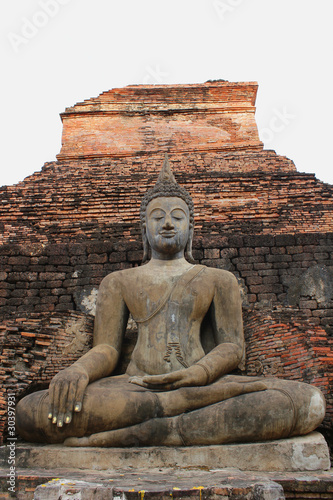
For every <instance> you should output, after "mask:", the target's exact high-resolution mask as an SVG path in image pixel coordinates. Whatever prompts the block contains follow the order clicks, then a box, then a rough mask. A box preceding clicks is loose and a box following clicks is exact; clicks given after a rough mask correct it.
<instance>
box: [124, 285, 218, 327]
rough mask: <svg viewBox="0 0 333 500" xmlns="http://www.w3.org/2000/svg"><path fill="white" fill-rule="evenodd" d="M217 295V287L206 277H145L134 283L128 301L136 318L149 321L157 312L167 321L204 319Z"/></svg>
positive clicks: (129, 307)
mask: <svg viewBox="0 0 333 500" xmlns="http://www.w3.org/2000/svg"><path fill="white" fill-rule="evenodd" d="M213 296H214V287H213V286H212V284H211V282H210V280H208V279H207V278H206V277H205V276H196V277H194V278H193V279H192V280H191V279H190V280H188V282H186V281H185V280H180V279H179V277H175V278H168V279H166V278H164V279H163V278H162V277H161V278H160V279H159V280H157V279H156V277H154V278H153V279H145V280H144V281H142V282H141V283H140V280H137V281H136V283H132V285H131V286H130V288H129V290H128V293H126V297H125V301H126V304H127V307H128V309H129V311H130V312H131V314H132V316H133V318H134V319H135V320H136V321H137V322H145V321H148V320H149V319H152V318H153V317H155V316H156V315H159V316H162V317H165V320H166V321H168V322H169V321H172V322H175V323H176V322H179V321H182V322H183V321H201V320H202V319H203V318H204V316H205V314H206V313H207V311H208V309H209V307H210V304H211V302H212V300H213Z"/></svg>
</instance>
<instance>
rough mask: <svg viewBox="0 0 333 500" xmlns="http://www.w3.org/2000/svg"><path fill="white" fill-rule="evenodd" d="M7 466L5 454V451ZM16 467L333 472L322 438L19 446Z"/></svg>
mask: <svg viewBox="0 0 333 500" xmlns="http://www.w3.org/2000/svg"><path fill="white" fill-rule="evenodd" d="M2 455H3V466H5V463H6V448H5V447H3V449H2ZM16 466H17V467H18V468H23V469H36V468H48V466H50V467H52V469H57V468H70V469H90V470H96V471H102V470H119V469H128V468H136V469H140V468H142V467H144V468H147V469H149V468H159V467H160V468H167V467H177V468H188V467H193V468H196V467H197V468H202V467H204V468H206V469H210V470H212V469H223V468H230V467H234V468H237V469H238V470H240V471H272V472H273V471H279V472H280V471H318V470H328V469H329V467H330V460H329V451H328V447H327V444H326V442H325V440H324V438H323V436H322V435H321V434H319V433H318V432H312V433H311V434H308V435H307V436H301V437H296V438H293V439H281V440H278V441H266V442H261V443H246V444H227V445H220V446H191V447H178V448H172V447H143V448H67V447H64V446H61V445H32V444H18V445H17V447H16Z"/></svg>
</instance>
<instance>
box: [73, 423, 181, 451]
mask: <svg viewBox="0 0 333 500" xmlns="http://www.w3.org/2000/svg"><path fill="white" fill-rule="evenodd" d="M174 424H175V421H174V419H171V418H154V419H152V420H147V421H146V422H142V424H137V425H133V426H131V427H125V428H124V429H116V430H112V431H105V432H99V433H96V434H91V435H90V436H86V437H82V438H75V437H72V438H67V439H66V440H65V442H64V445H65V446H80V447H85V446H96V447H104V448H105V447H110V448H111V447H113V448H115V447H128V446H147V445H148V446H156V445H168V446H171V445H172V446H179V445H181V444H182V441H181V438H180V437H179V435H178V432H177V429H176V428H175V426H174Z"/></svg>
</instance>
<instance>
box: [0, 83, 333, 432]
mask: <svg viewBox="0 0 333 500" xmlns="http://www.w3.org/2000/svg"><path fill="white" fill-rule="evenodd" d="M256 93H257V84H256V83H253V82H250V83H230V82H225V81H216V82H207V83H205V84H198V85H163V86H152V85H150V86H149V85H148V86H142V85H137V86H128V87H125V88H122V89H113V90H110V91H108V92H104V93H103V94H101V95H100V96H99V97H96V98H92V99H89V100H87V101H84V102H83V103H79V104H77V105H75V106H73V107H70V108H67V109H66V111H65V112H64V113H63V114H62V115H61V117H62V121H63V140H62V148H61V151H60V153H59V155H58V157H57V158H58V159H57V161H56V162H51V163H46V164H45V165H44V167H43V169H42V171H41V172H37V173H35V174H34V175H31V176H30V177H28V178H26V179H25V180H24V181H22V182H20V183H18V184H17V185H14V186H8V187H3V188H2V189H1V190H0V201H1V208H0V210H1V235H0V241H1V242H2V246H1V247H0V253H1V263H2V268H1V278H2V281H1V283H0V285H1V288H0V305H1V311H2V318H3V322H2V326H1V327H0V328H1V330H0V331H1V335H2V337H1V338H2V346H3V348H2V351H1V352H2V354H1V356H2V359H1V372H0V373H1V377H2V382H1V387H2V391H3V396H2V399H1V401H0V404H1V405H2V407H1V408H2V409H0V411H1V415H2V427H1V429H2V430H4V429H5V414H6V411H5V401H6V398H5V391H6V390H15V392H16V394H17V396H18V397H21V396H22V395H24V394H25V393H26V392H27V391H28V390H31V387H32V386H33V387H35V388H38V387H42V386H43V384H44V385H45V384H47V383H48V382H49V381H50V379H51V377H52V376H53V375H54V374H55V373H56V372H57V371H58V370H59V369H60V368H61V367H64V366H67V365H68V364H70V363H72V362H73V360H74V359H76V358H77V357H78V356H79V355H81V354H82V353H83V352H85V351H86V350H87V348H88V347H87V346H88V345H89V342H90V341H91V332H92V318H91V316H87V314H86V313H91V312H93V302H94V297H95V296H96V289H97V287H98V285H99V283H100V282H101V280H102V278H103V277H104V276H105V275H106V274H108V273H110V272H112V271H114V270H118V269H123V268H126V267H131V266H135V265H139V264H140V261H141V256H142V245H141V236H140V226H139V204H140V199H141V197H142V194H143V193H144V191H145V190H146V189H147V188H148V187H149V186H151V185H153V184H154V183H155V182H156V179H157V175H158V172H159V170H160V168H161V165H162V162H163V159H164V155H165V152H168V154H169V158H170V162H171V164H172V168H173V171H174V173H175V176H176V178H177V180H178V182H179V183H180V184H181V185H183V186H184V187H186V188H187V189H188V190H189V191H190V193H191V194H192V197H193V200H194V203H195V211H196V222H195V241H194V257H195V258H196V260H197V262H201V263H203V264H207V265H209V266H213V267H219V268H225V269H228V270H230V271H232V272H233V273H234V274H235V275H236V276H237V278H238V279H239V283H240V286H241V289H242V293H243V296H244V319H245V334H246V339H247V345H248V349H247V362H246V366H245V367H244V370H245V372H246V373H248V374H250V375H251V374H253V375H254V374H263V375H274V376H278V377H283V378H288V377H291V378H293V379H297V380H304V381H306V382H309V383H312V384H314V385H317V386H318V387H321V388H322V390H323V392H324V393H325V395H326V397H327V403H328V413H327V417H326V419H325V421H324V426H323V428H324V432H325V433H326V436H327V437H329V436H330V435H331V433H332V427H331V426H332V416H333V401H332V395H331V394H330V387H332V382H333V374H332V361H333V354H332V345H333V339H332V333H333V274H332V269H333V218H332V207H333V201H332V195H333V187H332V186H330V185H328V184H324V183H323V182H320V181H318V180H317V179H316V178H315V176H314V175H313V174H304V173H299V172H298V171H297V170H296V167H295V165H294V163H293V162H292V161H291V160H289V159H287V158H285V157H283V156H278V155H277V154H276V153H275V152H274V151H272V150H264V149H263V144H262V143H261V141H260V139H259V136H258V130H257V126H256V122H255V99H256ZM134 330H135V329H133V325H132V329H131V328H130V330H129V332H130V333H129V336H131V335H132V336H135V332H134ZM1 429H0V430H1Z"/></svg>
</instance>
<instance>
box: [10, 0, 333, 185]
mask: <svg viewBox="0 0 333 500" xmlns="http://www.w3.org/2000/svg"><path fill="white" fill-rule="evenodd" d="M332 20H333V0H2V2H1V5H0V26H1V63H2V64H1V66H2V71H1V73H2V77H1V81H0V92H1V129H2V130H1V134H0V137H1V140H2V144H1V156H2V159H1V160H2V164H1V171H0V186H1V185H4V184H13V183H16V182H18V181H20V180H23V179H24V178H25V177H26V176H28V175H30V174H32V173H33V172H36V171H38V170H40V169H41V167H42V165H43V164H44V163H45V162H47V161H53V160H55V155H56V154H57V153H59V151H60V147H61V132H62V125H61V120H60V117H59V113H61V112H62V111H64V109H65V108H66V107H67V106H72V105H74V104H75V103H77V102H79V101H82V100H84V99H88V98H90V97H95V96H97V95H98V94H100V93H101V92H103V91H106V90H109V89H111V88H115V87H123V86H125V85H128V84H135V83H201V82H205V81H206V80H209V79H225V80H229V81H258V83H259V91H258V97H257V113H256V119H257V124H258V128H259V132H260V136H261V139H262V140H263V141H264V143H265V148H268V149H275V150H276V152H277V153H278V154H281V155H285V156H287V157H289V158H291V159H292V160H294V162H295V164H296V167H297V170H298V171H300V172H312V173H315V174H316V176H317V178H318V179H320V180H322V181H325V182H328V183H330V184H333V161H332V150H331V144H332V138H331V136H332V128H333V127H332V121H331V117H332V116H333V98H332V53H333V29H332Z"/></svg>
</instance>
